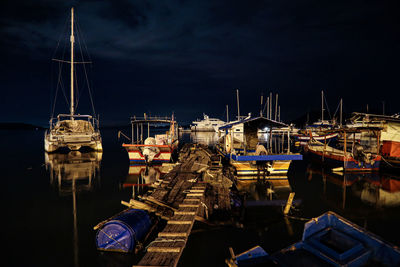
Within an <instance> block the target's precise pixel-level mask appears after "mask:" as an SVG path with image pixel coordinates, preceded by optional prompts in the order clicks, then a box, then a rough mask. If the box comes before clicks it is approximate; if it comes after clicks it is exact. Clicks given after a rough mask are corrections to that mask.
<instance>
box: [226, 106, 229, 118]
mask: <svg viewBox="0 0 400 267" xmlns="http://www.w3.org/2000/svg"><path fill="white" fill-rule="evenodd" d="M226 122H229V109H228V105H226Z"/></svg>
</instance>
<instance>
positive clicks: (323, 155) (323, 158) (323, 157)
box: [322, 134, 326, 162]
mask: <svg viewBox="0 0 400 267" xmlns="http://www.w3.org/2000/svg"><path fill="white" fill-rule="evenodd" d="M325 150H326V134H325V135H324V151H323V152H322V162H323V161H324V160H325Z"/></svg>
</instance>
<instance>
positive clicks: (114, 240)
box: [100, 229, 136, 250]
mask: <svg viewBox="0 0 400 267" xmlns="http://www.w3.org/2000/svg"><path fill="white" fill-rule="evenodd" d="M100 231H101V232H103V233H104V234H105V235H106V236H107V237H108V238H110V239H111V240H114V241H115V242H117V243H118V244H120V245H121V247H125V248H126V250H129V248H127V247H126V246H125V245H123V244H121V243H120V242H119V241H118V240H115V239H114V238H113V237H112V236H109V235H108V234H107V233H106V232H104V231H103V229H100ZM135 240H136V237H135Z"/></svg>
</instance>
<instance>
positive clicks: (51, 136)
mask: <svg viewBox="0 0 400 267" xmlns="http://www.w3.org/2000/svg"><path fill="white" fill-rule="evenodd" d="M70 43H71V60H70V61H64V60H56V61H59V62H61V63H65V62H67V63H70V64H71V83H70V86H71V98H70V113H69V114H59V115H58V116H57V118H56V119H55V118H53V117H52V118H51V119H50V128H49V129H48V130H47V131H46V132H45V136H44V149H45V151H46V152H54V151H57V150H59V149H60V148H68V149H69V150H79V149H81V148H84V147H87V148H90V149H92V150H95V151H102V150H103V146H102V143H101V135H100V131H99V122H98V120H97V119H96V118H95V116H91V115H80V114H75V112H76V106H75V96H74V83H75V82H76V81H75V77H74V73H75V71H74V65H75V64H76V63H87V62H76V61H75V59H74V43H75V37H74V8H71V37H70ZM60 71H61V70H60Z"/></svg>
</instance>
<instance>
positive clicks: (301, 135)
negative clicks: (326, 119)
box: [293, 131, 339, 142]
mask: <svg viewBox="0 0 400 267" xmlns="http://www.w3.org/2000/svg"><path fill="white" fill-rule="evenodd" d="M293 137H294V138H295V139H296V140H298V141H299V142H308V141H310V140H312V139H314V140H317V141H324V140H327V141H329V140H335V139H337V138H338V137H339V134H338V133H326V132H325V133H324V132H313V131H308V132H307V131H299V132H298V133H296V134H294V135H293Z"/></svg>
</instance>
